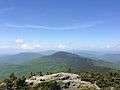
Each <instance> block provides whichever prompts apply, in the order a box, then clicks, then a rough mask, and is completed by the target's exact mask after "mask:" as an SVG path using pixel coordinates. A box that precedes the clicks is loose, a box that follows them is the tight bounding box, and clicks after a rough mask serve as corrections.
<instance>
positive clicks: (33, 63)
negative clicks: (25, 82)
mask: <svg viewBox="0 0 120 90" xmlns="http://www.w3.org/2000/svg"><path fill="white" fill-rule="evenodd" d="M24 55H25V54H22V55H21V54H20V56H22V57H23V56H24ZM26 55H27V54H26ZM38 56H39V55H38ZM30 57H32V58H33V55H30ZM20 58H21V57H20ZM112 66H115V65H114V64H112V63H109V62H105V61H101V60H100V61H97V60H94V59H90V58H86V57H83V56H80V55H76V54H73V53H68V52H63V51H60V52H56V53H54V54H52V55H47V56H42V57H37V58H34V59H32V60H29V61H27V62H26V63H21V64H19V65H18V64H12V65H10V64H4V65H3V66H2V65H1V66H0V71H1V72H0V78H1V77H2V78H4V77H6V76H8V75H9V73H11V72H16V73H18V75H21V74H22V75H23V74H28V73H30V72H40V71H42V72H43V73H46V72H53V73H56V72H62V71H64V72H67V71H69V70H70V71H72V72H80V71H90V70H94V71H99V72H108V71H109V70H112V69H111V68H112Z"/></svg>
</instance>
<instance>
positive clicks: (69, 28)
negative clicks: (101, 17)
mask: <svg viewBox="0 0 120 90" xmlns="http://www.w3.org/2000/svg"><path fill="white" fill-rule="evenodd" d="M99 23H101V22H98V21H96V22H92V23H84V24H78V23H77V24H74V25H71V26H64V27H50V26H45V25H29V24H27V25H16V24H10V23H6V24H4V25H3V26H4V27H8V28H24V29H26V28H27V29H44V30H75V29H83V28H91V27H93V26H95V25H96V24H99Z"/></svg>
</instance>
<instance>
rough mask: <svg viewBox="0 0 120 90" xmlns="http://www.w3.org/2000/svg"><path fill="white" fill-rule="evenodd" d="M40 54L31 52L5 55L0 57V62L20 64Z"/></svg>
mask: <svg viewBox="0 0 120 90" xmlns="http://www.w3.org/2000/svg"><path fill="white" fill-rule="evenodd" d="M41 56H42V55H41V54H39V53H33V52H24V53H19V54H15V55H5V56H1V57H0V64H21V63H24V62H27V61H30V60H32V59H34V58H37V57H41Z"/></svg>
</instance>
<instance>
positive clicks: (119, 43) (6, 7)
mask: <svg viewBox="0 0 120 90" xmlns="http://www.w3.org/2000/svg"><path fill="white" fill-rule="evenodd" d="M49 49H52V50H53V49H55V50H71V49H82V50H84V49H85V50H113V51H120V0H0V53H13V52H14V53H15V52H22V51H40V50H49Z"/></svg>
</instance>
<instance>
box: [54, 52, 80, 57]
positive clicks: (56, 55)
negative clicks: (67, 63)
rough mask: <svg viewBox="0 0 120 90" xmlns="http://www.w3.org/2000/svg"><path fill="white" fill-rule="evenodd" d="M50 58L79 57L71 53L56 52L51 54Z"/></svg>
mask: <svg viewBox="0 0 120 90" xmlns="http://www.w3.org/2000/svg"><path fill="white" fill-rule="evenodd" d="M52 56H54V57H66V56H69V57H79V55H76V54H73V53H69V52H65V51H59V52H56V53H54V54H52Z"/></svg>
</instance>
